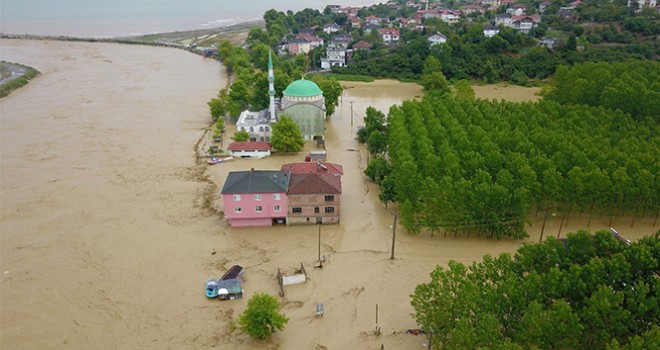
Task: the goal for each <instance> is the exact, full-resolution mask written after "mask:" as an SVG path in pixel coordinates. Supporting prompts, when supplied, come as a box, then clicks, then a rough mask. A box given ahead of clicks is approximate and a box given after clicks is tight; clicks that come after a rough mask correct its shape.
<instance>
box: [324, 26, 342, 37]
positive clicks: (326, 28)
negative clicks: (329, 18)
mask: <svg viewBox="0 0 660 350" xmlns="http://www.w3.org/2000/svg"><path fill="white" fill-rule="evenodd" d="M340 29H341V27H339V25H337V23H331V24H326V25H325V26H323V32H324V33H326V34H332V33H336V32H338V31H339V30H340Z"/></svg>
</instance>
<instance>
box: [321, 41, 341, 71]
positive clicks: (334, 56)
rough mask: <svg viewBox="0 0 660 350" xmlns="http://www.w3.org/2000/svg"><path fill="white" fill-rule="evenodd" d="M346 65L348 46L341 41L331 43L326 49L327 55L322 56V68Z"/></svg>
mask: <svg viewBox="0 0 660 350" xmlns="http://www.w3.org/2000/svg"><path fill="white" fill-rule="evenodd" d="M345 65H346V46H345V45H343V44H339V43H334V42H332V43H330V44H329V45H328V48H327V49H326V55H325V57H323V58H321V69H330V67H334V66H339V67H343V66H345Z"/></svg>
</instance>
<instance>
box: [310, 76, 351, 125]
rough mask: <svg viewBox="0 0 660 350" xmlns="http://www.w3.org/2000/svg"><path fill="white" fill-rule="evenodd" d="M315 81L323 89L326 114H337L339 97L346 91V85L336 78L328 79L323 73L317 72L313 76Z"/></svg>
mask: <svg viewBox="0 0 660 350" xmlns="http://www.w3.org/2000/svg"><path fill="white" fill-rule="evenodd" d="M312 81H314V82H315V83H316V84H317V85H318V86H319V88H321V91H323V99H324V100H325V115H326V116H331V115H333V114H335V110H336V108H337V106H339V98H340V97H341V94H342V93H343V92H344V87H343V86H342V85H341V84H340V83H339V82H338V81H337V80H335V79H326V78H323V77H322V76H321V75H319V74H316V75H313V76H312Z"/></svg>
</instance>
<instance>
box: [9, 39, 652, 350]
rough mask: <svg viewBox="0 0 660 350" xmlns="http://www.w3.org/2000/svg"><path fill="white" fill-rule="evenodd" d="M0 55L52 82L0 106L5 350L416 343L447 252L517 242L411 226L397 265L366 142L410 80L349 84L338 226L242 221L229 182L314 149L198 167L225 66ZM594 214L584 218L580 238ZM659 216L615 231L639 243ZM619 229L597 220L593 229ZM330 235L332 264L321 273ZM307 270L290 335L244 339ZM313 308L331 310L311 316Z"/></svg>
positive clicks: (332, 138) (99, 51) (413, 92)
mask: <svg viewBox="0 0 660 350" xmlns="http://www.w3.org/2000/svg"><path fill="white" fill-rule="evenodd" d="M0 46H1V47H2V55H3V57H2V59H4V60H6V61H11V62H17V63H21V64H25V65H29V66H32V67H35V68H36V69H38V70H39V71H40V72H42V75H41V76H40V77H38V78H36V79H34V80H33V81H32V82H30V84H28V85H27V86H25V87H23V88H21V89H19V90H17V91H14V92H13V93H12V94H11V95H10V96H9V97H7V98H3V99H1V100H0V107H1V117H0V118H1V119H0V136H1V148H0V156H1V162H0V171H1V174H2V177H1V187H0V190H1V193H0V201H1V202H0V204H1V208H0V214H1V216H0V219H1V223H0V235H1V236H0V238H1V243H2V244H1V247H0V249H1V250H0V253H1V265H2V268H1V270H2V273H1V274H0V278H1V286H0V288H1V289H0V291H1V295H0V298H1V299H0V301H1V307H0V313H1V314H0V316H1V333H0V347H2V348H5V349H35V348H44V349H51V348H52V349H156V348H158V349H203V348H214V347H215V348H221V349H228V348H231V349H264V348H265V349H326V348H327V349H349V348H361V349H380V346H381V344H384V345H385V348H387V349H394V348H396V349H419V348H421V343H422V342H423V339H422V338H420V337H415V336H411V335H406V334H405V333H403V332H404V331H405V330H406V329H407V328H415V327H416V326H415V322H414V321H413V319H412V318H411V316H410V313H411V312H412V308H411V307H410V302H409V295H410V294H411V293H412V292H413V290H414V287H415V285H416V284H417V283H420V282H424V281H426V280H428V274H429V272H430V271H431V270H432V269H433V267H434V266H436V265H437V264H440V265H444V264H446V263H447V261H449V260H450V259H455V260H459V261H462V262H466V263H468V262H471V261H474V260H478V259H480V257H481V256H482V255H484V254H498V253H500V252H505V251H506V252H513V251H515V249H516V248H517V247H518V246H519V245H520V242H516V241H509V240H502V241H493V240H486V239H480V238H464V237H458V238H454V237H453V236H450V237H447V238H444V237H441V236H440V237H439V236H436V237H430V236H429V235H428V234H422V235H419V236H410V235H408V234H406V233H405V232H403V230H402V229H401V228H400V227H399V230H398V231H397V243H396V252H395V257H396V259H395V260H390V259H389V258H390V249H391V242H392V241H391V237H392V227H391V225H392V223H393V216H392V214H391V212H390V210H389V209H387V208H385V207H384V206H383V205H382V204H381V203H380V202H379V201H378V199H377V188H376V187H375V186H374V185H373V184H371V183H369V182H367V181H366V180H365V178H364V177H363V176H362V171H363V169H364V167H365V166H366V161H367V158H366V157H367V155H366V153H365V152H364V149H363V147H361V146H360V145H358V144H357V142H356V140H355V132H356V130H357V127H358V126H359V125H362V124H363V123H362V117H363V116H364V111H365V109H366V107H367V106H370V105H373V106H375V107H377V108H379V109H381V110H383V111H384V112H387V110H388V108H389V106H390V105H392V104H397V103H400V102H401V101H403V100H404V99H410V98H414V97H416V96H420V95H421V91H420V90H419V87H418V86H416V85H414V84H404V83H398V82H392V81H380V82H376V83H372V84H365V83H344V84H345V85H346V87H347V89H346V91H345V93H344V95H343V97H342V103H341V105H340V106H339V107H338V108H337V113H336V114H335V115H333V116H332V117H330V118H329V121H328V125H327V126H328V128H327V133H326V138H327V142H326V143H327V148H328V160H329V161H330V162H335V163H339V164H342V165H343V166H344V170H345V175H344V177H343V178H342V185H343V194H342V199H341V200H342V204H341V212H342V219H341V220H342V221H341V224H340V225H334V226H332V225H326V226H322V227H321V228H320V229H319V228H318V227H316V226H296V227H286V226H277V227H272V228H267V229H231V228H229V227H228V226H227V224H226V222H225V221H224V220H223V217H222V210H223V207H222V203H221V201H220V197H219V187H220V186H221V185H222V183H223V182H224V180H225V178H226V176H227V174H228V172H229V171H232V170H244V169H249V168H258V169H279V167H280V165H281V164H283V163H287V162H293V161H301V160H302V159H303V157H304V154H303V153H301V154H299V155H289V156H273V157H269V158H264V159H256V160H242V159H238V160H236V161H234V162H229V163H223V164H220V165H215V166H208V165H206V164H205V162H203V160H201V159H198V158H197V152H196V147H195V145H196V144H197V143H198V142H199V141H200V140H201V143H200V144H201V145H204V144H205V142H206V141H205V140H204V138H203V134H204V131H205V130H206V129H207V128H208V126H209V117H208V107H207V106H206V102H207V101H208V100H209V99H210V98H212V97H213V96H214V95H215V94H216V93H217V91H218V89H219V88H221V87H223V86H224V85H225V80H224V72H223V69H222V67H221V65H220V64H218V63H217V62H216V61H213V60H204V59H202V58H200V57H199V56H195V55H192V54H189V53H186V52H184V51H180V50H174V49H163V48H153V47H141V46H121V45H114V44H90V43H72V42H47V41H18V40H11V41H5V40H3V41H0ZM351 102H352V103H351ZM351 107H352V111H351ZM351 112H352V113H351ZM351 115H352V118H351ZM351 120H352V122H351ZM230 129H231V128H230ZM201 147H203V146H200V148H201ZM307 147H308V148H309V149H311V147H312V145H308V146H307ZM584 221H586V218H582V219H571V220H570V221H569V228H568V230H575V229H577V228H579V227H582V226H583V225H584ZM558 222H559V221H558V220H554V221H553V222H551V223H550V224H549V225H548V226H546V235H548V234H549V233H548V232H550V231H551V230H555V231H553V232H555V233H556V232H557V226H558ZM651 222H652V220H639V219H638V221H637V222H636V223H635V227H634V228H633V229H630V228H629V226H630V220H629V218H628V219H626V218H623V219H620V220H618V221H615V224H616V225H619V226H621V227H623V225H626V229H625V230H622V229H620V230H619V231H620V232H621V233H622V235H624V236H626V238H630V239H637V238H639V237H640V236H641V235H643V234H648V233H650V232H652V228H651ZM533 223H534V226H532V227H531V228H530V232H531V235H532V237H531V238H530V240H537V239H538V226H540V225H538V222H536V221H534V222H533ZM607 224H608V223H607V220H606V219H602V220H597V219H594V221H593V222H592V224H591V228H592V229H595V228H604V227H606V226H607ZM553 225H554V226H553ZM553 227H554V228H553ZM566 230H567V229H564V232H566ZM319 232H320V235H319ZM319 237H321V238H320V247H321V248H320V254H322V255H325V256H326V257H327V259H328V262H327V263H326V265H325V267H324V268H323V269H315V268H313V265H314V264H315V262H316V260H317V257H318V254H319V248H318V247H319ZM300 263H303V264H304V266H305V267H306V269H307V272H308V274H309V280H308V282H307V283H306V284H304V285H298V286H290V287H287V289H286V291H285V292H286V295H285V297H284V298H282V302H283V306H284V308H283V310H284V312H285V313H286V315H287V316H288V317H289V318H290V321H289V324H288V325H287V327H286V329H285V330H284V331H283V332H280V333H277V334H276V335H275V336H274V337H273V338H272V339H270V340H268V341H263V342H258V341H254V340H251V339H250V338H248V337H247V336H245V335H244V334H242V333H241V332H239V331H237V330H236V329H235V327H233V325H232V322H233V321H234V320H236V319H237V317H238V314H239V313H240V312H242V311H243V309H244V308H245V304H246V302H247V300H248V298H249V297H250V296H252V295H253V294H254V293H256V292H267V293H270V294H273V295H276V294H277V293H278V291H279V288H278V285H277V282H276V279H275V276H276V272H277V269H278V268H282V269H288V268H293V267H296V266H299V265H300ZM233 264H240V265H242V266H244V267H245V269H246V277H247V281H246V283H245V285H244V288H245V292H246V298H244V299H242V300H234V301H226V302H219V301H217V300H208V299H207V298H206V297H205V296H204V291H203V289H204V283H205V281H206V279H207V278H210V277H219V276H221V275H222V274H223V273H224V272H225V271H226V269H227V268H228V267H230V266H231V265H233ZM316 303H323V304H324V305H325V317H323V318H318V319H317V318H314V317H313V315H314V311H315V306H316ZM377 304H378V305H379V310H380V313H379V323H378V326H379V327H380V328H381V330H382V333H383V334H382V335H380V336H376V335H374V330H375V327H376V323H375V315H374V313H375V307H376V305H377Z"/></svg>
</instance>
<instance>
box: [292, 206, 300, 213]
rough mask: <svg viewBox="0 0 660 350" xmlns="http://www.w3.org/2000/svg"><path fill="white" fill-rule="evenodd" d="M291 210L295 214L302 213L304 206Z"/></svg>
mask: <svg viewBox="0 0 660 350" xmlns="http://www.w3.org/2000/svg"><path fill="white" fill-rule="evenodd" d="M291 212H292V213H294V214H301V213H302V208H301V207H295V208H292V209H291Z"/></svg>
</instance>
